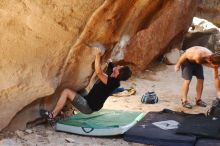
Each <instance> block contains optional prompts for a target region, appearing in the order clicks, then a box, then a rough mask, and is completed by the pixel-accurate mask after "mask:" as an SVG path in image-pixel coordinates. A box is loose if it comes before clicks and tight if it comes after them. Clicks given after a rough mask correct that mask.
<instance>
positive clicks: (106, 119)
mask: <svg viewBox="0 0 220 146" xmlns="http://www.w3.org/2000/svg"><path fill="white" fill-rule="evenodd" d="M144 115H145V114H144V113H142V112H132V111H122V110H110V109H102V110H100V111H98V112H94V113H92V114H89V115H86V114H82V113H77V114H76V115H74V116H72V117H69V118H67V119H64V120H60V121H58V122H57V124H56V130H58V131H64V132H70V133H75V134H81V135H93V136H111V135H119V134H123V133H124V132H126V131H127V130H128V129H130V128H131V127H132V126H134V125H135V124H136V123H137V122H138V121H140V120H141V119H142V118H143V117H144Z"/></svg>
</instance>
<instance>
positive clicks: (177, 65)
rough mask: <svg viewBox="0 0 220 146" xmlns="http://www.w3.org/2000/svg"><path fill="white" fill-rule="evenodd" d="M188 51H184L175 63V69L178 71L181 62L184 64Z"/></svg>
mask: <svg viewBox="0 0 220 146" xmlns="http://www.w3.org/2000/svg"><path fill="white" fill-rule="evenodd" d="M186 59H187V58H186V52H185V53H183V54H182V55H181V56H180V58H179V60H178V61H177V63H176V65H175V71H178V70H179V69H180V66H181V64H183V62H184V61H186Z"/></svg>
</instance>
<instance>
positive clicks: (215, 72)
mask: <svg viewBox="0 0 220 146" xmlns="http://www.w3.org/2000/svg"><path fill="white" fill-rule="evenodd" d="M213 76H214V85H215V89H216V92H217V95H218V97H220V80H219V77H218V67H215V68H213Z"/></svg>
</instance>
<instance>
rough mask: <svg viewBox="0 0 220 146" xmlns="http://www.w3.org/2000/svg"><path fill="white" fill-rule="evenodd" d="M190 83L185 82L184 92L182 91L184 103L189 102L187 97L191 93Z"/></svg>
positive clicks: (188, 81)
mask: <svg viewBox="0 0 220 146" xmlns="http://www.w3.org/2000/svg"><path fill="white" fill-rule="evenodd" d="M190 82H191V81H190V80H184V81H183V85H182V90H181V98H182V99H181V100H182V102H185V101H187V95H188V91H189V85H190Z"/></svg>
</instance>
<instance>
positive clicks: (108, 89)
mask: <svg viewBox="0 0 220 146" xmlns="http://www.w3.org/2000/svg"><path fill="white" fill-rule="evenodd" d="M119 86H120V81H119V80H118V79H116V78H112V77H110V75H108V79H107V84H104V83H103V82H102V81H100V80H98V81H97V82H96V83H95V84H94V85H93V87H92V89H91V90H90V92H89V94H88V95H87V96H86V97H85V99H86V100H87V102H88V105H89V107H90V108H91V109H92V110H93V111H98V110H100V109H101V108H102V107H103V104H104V103H105V101H106V99H107V98H108V97H109V95H110V94H111V93H112V92H113V91H114V90H115V89H116V88H118V87H119Z"/></svg>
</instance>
